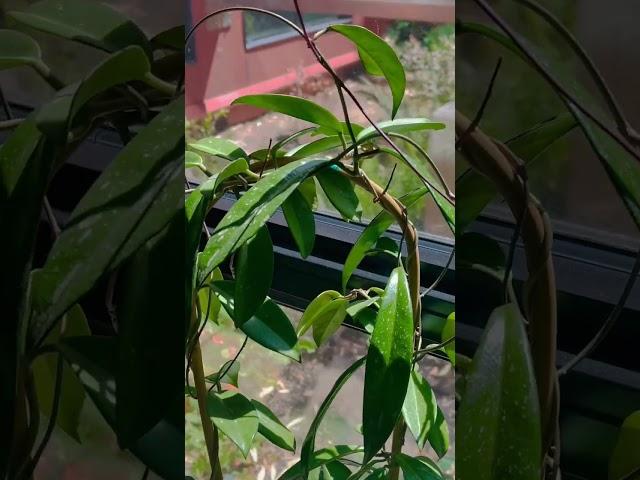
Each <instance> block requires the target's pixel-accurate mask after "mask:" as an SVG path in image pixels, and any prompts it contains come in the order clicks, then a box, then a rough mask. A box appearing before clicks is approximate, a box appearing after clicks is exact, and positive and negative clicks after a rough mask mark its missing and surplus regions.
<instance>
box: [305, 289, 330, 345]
mask: <svg viewBox="0 0 640 480" xmlns="http://www.w3.org/2000/svg"><path fill="white" fill-rule="evenodd" d="M337 298H340V294H339V293H338V292H336V291H335V290H327V291H326V292H322V293H321V294H320V295H318V296H317V297H316V298H314V299H313V300H312V301H311V303H310V304H309V305H308V306H307V308H306V309H305V311H304V313H303V314H302V318H300V321H299V322H298V328H297V329H296V333H297V334H298V336H302V335H304V334H305V332H306V331H307V330H309V328H311V326H312V325H313V322H314V320H315V318H316V316H317V315H318V313H319V312H320V311H322V309H323V308H325V307H326V306H328V305H329V304H331V302H332V301H333V300H335V299H337Z"/></svg>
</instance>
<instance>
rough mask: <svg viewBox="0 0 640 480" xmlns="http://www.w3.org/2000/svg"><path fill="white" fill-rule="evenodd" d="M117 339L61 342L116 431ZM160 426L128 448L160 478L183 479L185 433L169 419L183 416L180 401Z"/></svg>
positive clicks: (97, 404) (87, 339) (95, 337)
mask: <svg viewBox="0 0 640 480" xmlns="http://www.w3.org/2000/svg"><path fill="white" fill-rule="evenodd" d="M116 348H117V347H116V339H115V338H109V337H100V336H97V335H93V336H82V337H70V338H65V339H63V341H62V343H61V344H60V350H61V352H62V353H63V355H64V356H65V358H66V359H67V361H68V362H69V363H70V364H71V366H72V367H73V370H74V372H75V373H76V375H77V377H78V379H79V380H80V381H81V382H82V384H83V386H84V388H85V391H86V393H87V395H89V397H90V398H91V400H92V401H93V402H94V404H95V405H96V407H97V408H98V410H99V411H100V413H101V415H102V416H103V417H104V419H105V420H106V422H107V423H108V424H109V425H110V426H111V428H113V429H114V430H115V428H116V427H115V423H116V420H115V411H116V405H115V398H116V396H115V393H116V392H115V372H116V370H117V366H116V358H117V354H116ZM179 400H180V401H179V402H176V404H175V405H172V408H171V412H167V415H166V416H165V418H163V420H162V421H161V422H159V423H158V424H157V425H156V426H154V427H153V428H152V429H151V430H149V431H148V432H147V433H146V434H145V435H144V436H143V437H142V438H140V439H139V440H138V441H136V442H135V443H134V444H133V445H131V447H130V450H131V452H132V453H133V454H134V455H135V456H136V457H138V459H140V461H141V462H142V463H144V464H145V465H147V466H148V467H149V468H150V469H151V470H152V471H154V472H155V473H156V474H158V475H159V476H161V477H162V478H182V475H184V456H183V455H182V453H181V452H182V451H183V448H184V431H183V427H182V426H180V427H178V426H177V425H176V422H175V421H172V420H170V419H174V418H178V417H180V416H182V415H183V413H182V411H181V410H182V409H183V408H184V403H183V399H182V398H180V399H179Z"/></svg>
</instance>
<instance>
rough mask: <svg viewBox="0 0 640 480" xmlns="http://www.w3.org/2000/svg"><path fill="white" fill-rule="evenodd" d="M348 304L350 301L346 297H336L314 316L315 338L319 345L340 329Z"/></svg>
mask: <svg viewBox="0 0 640 480" xmlns="http://www.w3.org/2000/svg"><path fill="white" fill-rule="evenodd" d="M348 305H349V301H348V300H347V299H346V298H336V299H335V300H332V301H331V302H330V303H329V304H327V305H325V306H324V307H323V308H321V309H320V311H318V313H317V314H316V315H315V316H314V317H313V320H312V322H313V340H314V341H315V342H316V345H317V346H318V347H320V346H321V345H323V344H324V343H326V341H327V340H329V338H331V336H332V335H333V334H334V333H336V332H337V331H338V329H339V328H340V326H341V325H342V322H343V321H344V319H345V318H346V316H347V306H348Z"/></svg>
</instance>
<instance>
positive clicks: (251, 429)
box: [207, 392, 259, 458]
mask: <svg viewBox="0 0 640 480" xmlns="http://www.w3.org/2000/svg"><path fill="white" fill-rule="evenodd" d="M207 413H208V414H209V417H211V420H212V421H213V423H214V425H215V426H216V427H218V428H219V429H220V431H221V432H222V433H224V434H225V435H226V436H227V437H228V438H229V439H230V440H231V441H232V442H233V443H235V444H236V445H237V447H238V448H239V449H240V451H241V452H242V455H244V457H245V458H246V457H247V455H248V454H249V449H250V448H251V444H252V443H253V439H254V437H255V436H256V433H258V425H259V424H258V413H257V412H256V409H255V407H254V406H253V404H252V403H251V401H249V399H248V398H247V397H245V396H244V395H242V394H240V393H238V392H222V393H217V392H213V393H210V394H209V396H208V397H207Z"/></svg>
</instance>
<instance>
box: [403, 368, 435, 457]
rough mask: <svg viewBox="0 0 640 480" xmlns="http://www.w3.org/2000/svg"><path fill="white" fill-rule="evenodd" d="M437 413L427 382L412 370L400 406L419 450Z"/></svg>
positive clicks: (425, 440) (423, 444) (425, 441)
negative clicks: (405, 393)
mask: <svg viewBox="0 0 640 480" xmlns="http://www.w3.org/2000/svg"><path fill="white" fill-rule="evenodd" d="M437 411H438V404H437V402H436V397H435V395H434V393H433V390H431V386H430V385H429V382H427V381H426V380H425V379H424V377H423V376H422V375H421V374H420V372H418V371H416V370H413V371H412V372H411V381H410V382H409V387H408V388H407V396H406V397H405V399H404V404H403V405H402V416H403V417H404V420H405V422H406V424H407V426H408V427H409V430H411V433H412V434H413V436H414V438H415V439H416V442H417V444H418V447H419V448H420V449H421V450H422V449H423V448H424V446H425V444H426V443H427V436H428V435H429V432H430V430H431V427H432V426H433V425H434V424H435V420H436V415H437Z"/></svg>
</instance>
